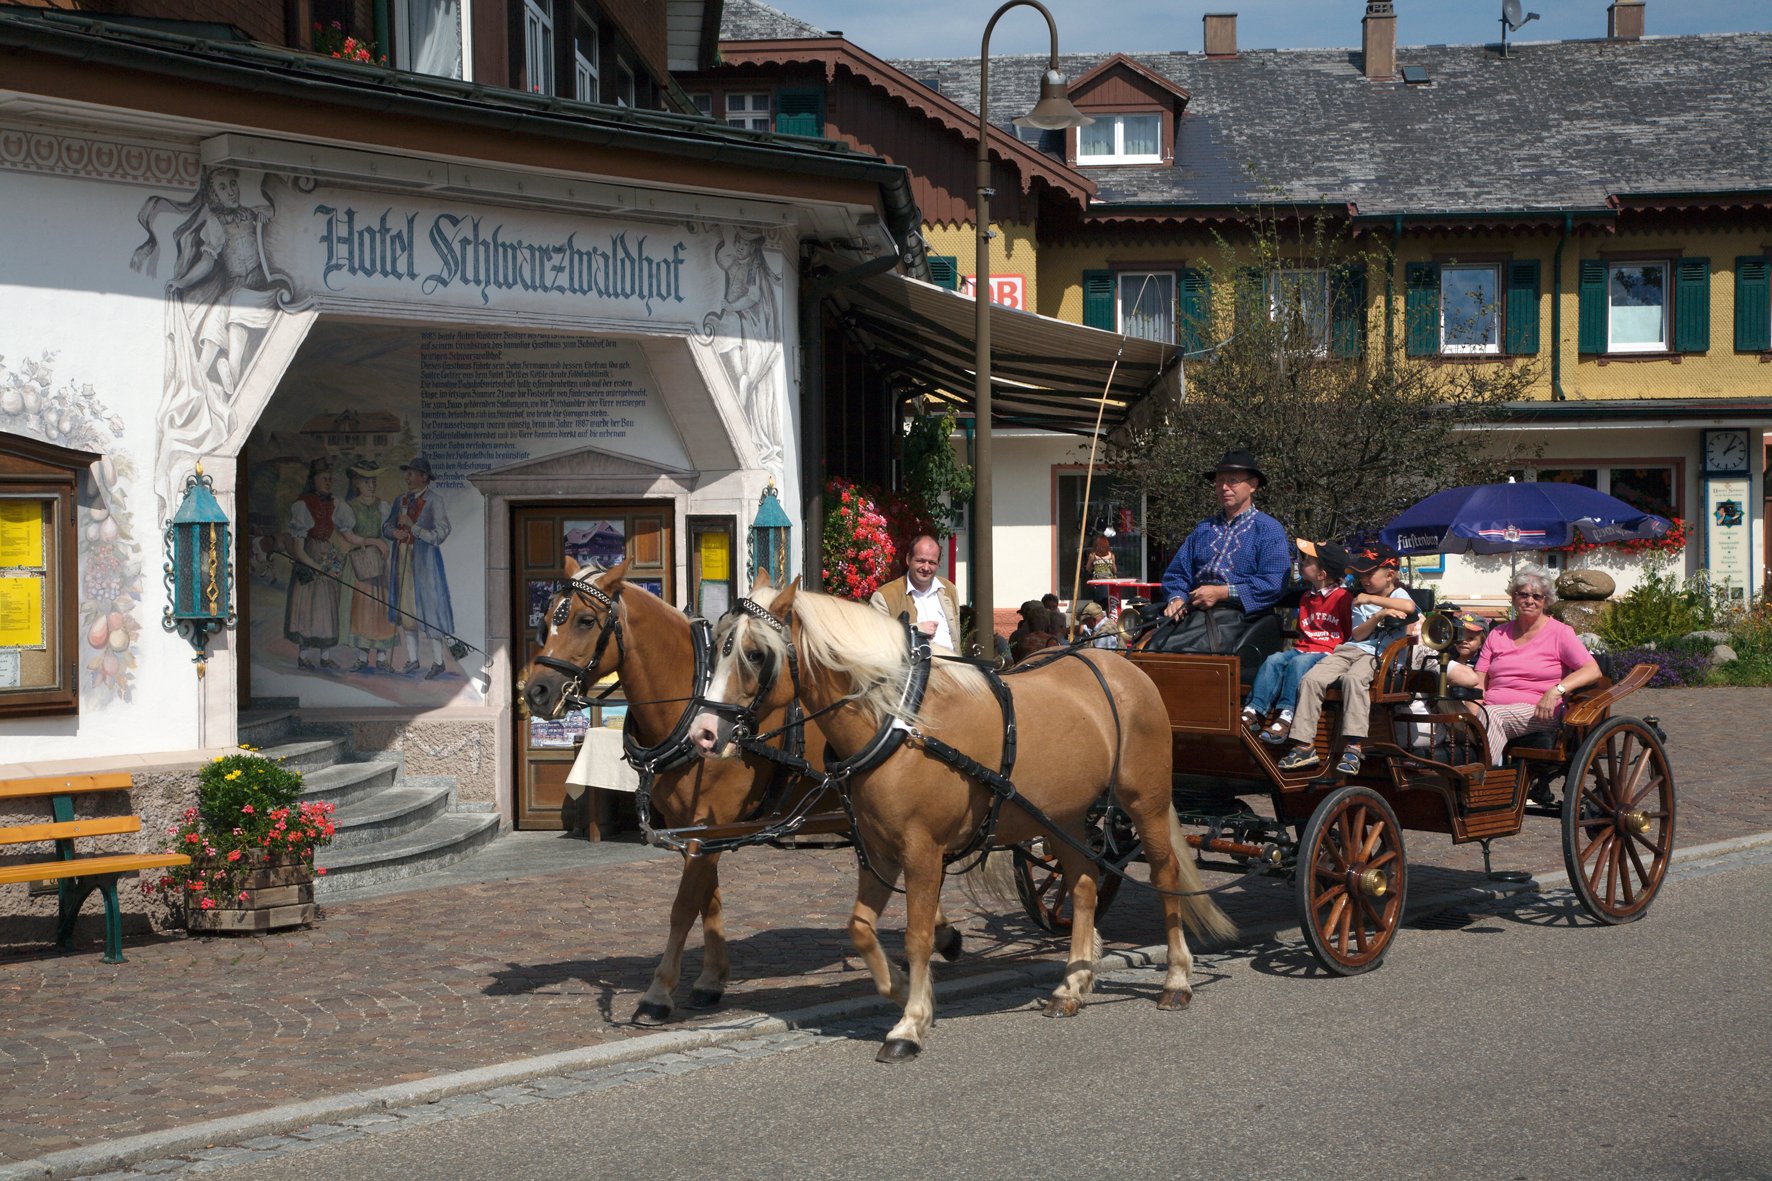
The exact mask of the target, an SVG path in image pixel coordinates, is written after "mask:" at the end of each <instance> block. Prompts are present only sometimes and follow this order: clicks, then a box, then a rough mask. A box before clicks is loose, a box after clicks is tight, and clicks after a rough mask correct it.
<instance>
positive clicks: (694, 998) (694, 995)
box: [689, 988, 726, 1009]
mask: <svg viewBox="0 0 1772 1181" xmlns="http://www.w3.org/2000/svg"><path fill="white" fill-rule="evenodd" d="M725 995H726V994H725V993H723V992H715V991H714V990H713V989H711V988H696V989H692V990H691V991H690V993H689V1007H690V1008H691V1009H711V1008H713V1007H714V1006H715V1005H718V1004H719V1003H720V998H721V997H723V996H725Z"/></svg>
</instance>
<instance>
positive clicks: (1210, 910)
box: [1169, 803, 1237, 943]
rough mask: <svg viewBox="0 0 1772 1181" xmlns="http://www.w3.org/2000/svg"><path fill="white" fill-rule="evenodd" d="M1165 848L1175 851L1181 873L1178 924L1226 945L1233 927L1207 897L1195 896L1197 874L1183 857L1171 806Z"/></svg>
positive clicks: (1183, 843)
mask: <svg viewBox="0 0 1772 1181" xmlns="http://www.w3.org/2000/svg"><path fill="white" fill-rule="evenodd" d="M1169 847H1170V848H1171V849H1173V850H1174V851H1175V863H1176V866H1177V867H1178V868H1179V869H1180V870H1181V889H1182V896H1181V899H1180V901H1181V921H1182V922H1183V923H1185V924H1186V925H1187V928H1188V930H1190V931H1192V932H1193V933H1194V934H1195V935H1198V936H1200V937H1202V938H1211V939H1215V940H1217V941H1218V942H1220V943H1229V942H1230V941H1231V940H1232V939H1235V938H1236V936H1237V924H1235V923H1233V922H1232V921H1231V917H1230V916H1229V915H1227V914H1225V913H1224V911H1222V910H1220V909H1219V908H1218V903H1216V902H1214V901H1213V900H1212V896H1211V895H1210V894H1201V893H1198V891H1199V889H1200V871H1199V869H1198V868H1197V867H1196V866H1195V865H1194V859H1193V858H1192V857H1189V856H1188V855H1187V847H1188V846H1187V838H1186V837H1184V836H1182V833H1181V818H1180V817H1178V816H1177V815H1176V814H1175V805H1174V804H1173V803H1172V804H1170V805H1169Z"/></svg>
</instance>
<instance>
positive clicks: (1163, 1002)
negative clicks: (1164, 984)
mask: <svg viewBox="0 0 1772 1181" xmlns="http://www.w3.org/2000/svg"><path fill="white" fill-rule="evenodd" d="M1193 999H1194V994H1193V993H1192V992H1183V991H1182V990H1181V989H1179V988H1165V989H1164V990H1163V995H1162V996H1160V997H1158V998H1157V1008H1159V1009H1168V1010H1170V1011H1172V1012H1173V1011H1174V1010H1176V1009H1185V1008H1187V1005H1188V1002H1189V1001H1191V1000H1193Z"/></svg>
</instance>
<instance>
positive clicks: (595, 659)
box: [535, 577, 628, 708]
mask: <svg viewBox="0 0 1772 1181" xmlns="http://www.w3.org/2000/svg"><path fill="white" fill-rule="evenodd" d="M575 599H576V600H582V601H583V602H586V603H589V604H592V605H595V606H598V607H601V608H602V609H603V615H602V618H601V619H600V620H599V621H598V625H597V643H596V646H595V647H594V648H593V649H592V651H591V658H590V659H589V660H588V661H586V662H585V663H583V664H573V663H572V662H571V661H569V660H561V659H560V658H558V657H556V656H549V655H547V654H546V653H545V652H544V653H543V654H542V655H540V656H537V657H536V658H535V663H536V664H539V665H541V666H542V667H543V668H550V669H553V670H554V671H555V672H557V673H559V674H561V675H562V676H564V677H565V678H566V684H565V685H563V686H561V689H560V699H561V702H562V703H563V704H570V705H573V706H575V707H577V708H582V707H584V706H586V705H589V704H590V698H588V697H586V696H585V680H586V678H587V677H590V676H591V674H592V673H593V672H594V671H595V670H596V668H597V665H599V664H601V663H602V661H603V653H604V652H605V651H607V650H608V648H609V641H610V640H612V639H613V640H614V641H615V651H616V658H617V659H616V663H617V664H620V663H622V662H624V661H626V660H627V657H628V648H627V641H626V640H624V639H623V638H622V634H621V615H620V612H619V610H618V608H619V607H620V606H621V590H620V589H619V588H618V589H617V590H616V592H615V593H614V594H613V595H611V594H609V593H608V592H607V591H605V590H604V589H603V588H602V587H600V586H598V585H597V584H596V583H594V582H592V581H590V580H589V579H587V578H577V577H575V578H573V579H571V580H570V581H568V582H567V584H566V586H565V588H564V589H563V590H561V592H560V601H559V602H558V603H556V604H555V605H554V610H553V613H552V614H551V615H550V616H549V617H548V618H547V619H546V620H544V621H543V622H542V624H541V625H538V627H537V628H536V630H537V631H538V632H543V628H545V627H546V626H547V625H549V624H552V625H553V626H554V627H555V628H560V627H564V626H566V621H567V620H568V619H569V618H571V616H572V603H573V601H574V600H575ZM537 643H539V644H540V645H541V646H542V647H543V648H545V647H547V635H546V633H545V632H543V634H541V635H539V636H538V637H537Z"/></svg>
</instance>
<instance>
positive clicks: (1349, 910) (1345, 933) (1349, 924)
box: [1335, 906, 1354, 953]
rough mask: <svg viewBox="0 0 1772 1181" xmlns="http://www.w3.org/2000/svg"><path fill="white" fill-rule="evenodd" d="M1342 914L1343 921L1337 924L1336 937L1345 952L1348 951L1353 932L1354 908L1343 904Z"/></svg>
mask: <svg viewBox="0 0 1772 1181" xmlns="http://www.w3.org/2000/svg"><path fill="white" fill-rule="evenodd" d="M1340 914H1341V921H1340V922H1339V923H1338V924H1336V936H1335V938H1336V942H1337V943H1338V944H1339V945H1340V947H1341V950H1342V951H1343V952H1344V953H1345V952H1346V951H1347V945H1348V939H1349V937H1350V936H1351V935H1352V933H1353V926H1354V908H1353V907H1351V906H1343V907H1342V908H1341V911H1340Z"/></svg>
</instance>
